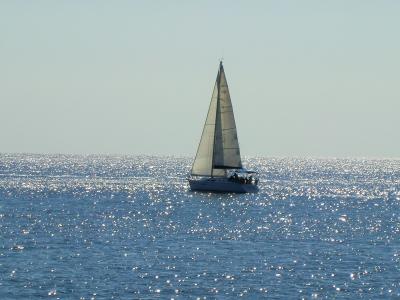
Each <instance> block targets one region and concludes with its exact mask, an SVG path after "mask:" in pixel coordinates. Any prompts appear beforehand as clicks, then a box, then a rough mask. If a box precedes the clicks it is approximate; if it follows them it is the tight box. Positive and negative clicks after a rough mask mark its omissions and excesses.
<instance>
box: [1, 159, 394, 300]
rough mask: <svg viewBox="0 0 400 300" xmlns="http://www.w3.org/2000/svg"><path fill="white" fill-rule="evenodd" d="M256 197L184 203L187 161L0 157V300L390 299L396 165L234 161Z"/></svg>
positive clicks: (201, 197) (190, 198)
mask: <svg viewBox="0 0 400 300" xmlns="http://www.w3.org/2000/svg"><path fill="white" fill-rule="evenodd" d="M246 162H247V165H248V167H249V168H251V169H255V170H257V171H259V172H260V173H261V180H260V192H259V193H257V194H246V195H233V194H208V193H194V192H190V191H188V186H187V183H186V180H185V177H186V175H187V172H188V171H189V169H190V164H191V160H190V159H188V158H174V157H151V156H94V155H93V156H68V155H7V154H3V155H0V232H1V233H2V234H1V236H0V242H1V243H0V258H1V260H0V269H1V270H2V272H1V273H0V298H1V299H5V298H7V297H8V298H13V295H14V294H15V292H16V291H18V294H19V296H20V297H22V298H24V297H25V298H30V299H39V298H43V297H50V298H52V297H54V298H57V297H59V298H66V297H73V298H82V299H91V298H95V299H97V298H98V299H111V298H118V299H121V298H128V299H131V298H158V297H160V298H181V299H186V298H188V297H189V296H190V297H194V298H196V297H200V298H203V297H207V298H208V299H209V298H214V297H218V298H236V297H246V298H254V297H270V298H274V297H275V298H302V297H304V298H307V299H309V298H313V299H319V298H328V299H330V298H335V297H336V298H348V299H351V298H354V297H366V298H390V297H393V298H396V297H400V288H399V280H398V279H399V277H398V272H399V268H400V259H399V256H400V251H399V249H400V242H399V232H400V217H399V214H398V211H399V204H400V202H399V201H400V188H399V187H400V161H399V160H349V159H348V160H346V159H330V160H329V159H284V158H282V159H273V158H271V159H265V158H249V159H247V160H246Z"/></svg>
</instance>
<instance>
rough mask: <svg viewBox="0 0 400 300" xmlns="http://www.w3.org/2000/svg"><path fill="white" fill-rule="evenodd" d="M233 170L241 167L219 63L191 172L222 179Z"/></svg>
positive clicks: (226, 89) (233, 125)
mask: <svg viewBox="0 0 400 300" xmlns="http://www.w3.org/2000/svg"><path fill="white" fill-rule="evenodd" d="M235 168H242V161H241V159H240V150H239V142H238V138H237V132H236V124H235V117H234V115H233V108H232V103H231V98H230V95H229V89H228V84H227V81H226V77H225V72H224V69H223V66H222V63H221V64H220V68H219V72H218V76H217V80H216V83H215V86H214V91H213V94H212V97H211V103H210V107H209V109H208V114H207V119H206V123H205V124H204V128H203V134H202V136H201V140H200V144H199V147H198V149H197V153H196V158H195V160H194V163H193V166H192V172H191V173H192V175H200V176H225V170H226V169H235Z"/></svg>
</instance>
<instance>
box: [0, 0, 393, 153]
mask: <svg viewBox="0 0 400 300" xmlns="http://www.w3.org/2000/svg"><path fill="white" fill-rule="evenodd" d="M399 16H400V2H399V1H2V2H0V109H1V111H0V152H35V153H121V154H173V155H191V156H194V154H195V151H196V148H197V145H198V141H199V139H200V135H201V130H202V126H203V124H204V119H205V117H206V113H207V109H208V105H209V101H210V97H211V92H212V89H213V85H214V81H215V77H216V73H217V69H218V60H219V58H220V57H222V56H223V57H224V66H225V71H226V74H227V79H228V84H229V87H230V92H231V97H232V102H233V105H234V111H235V116H236V122H237V126H238V135H239V142H240V146H241V152H242V154H243V155H259V156H296V157H298V156H315V157H344V156H345V157H400V154H399V153H400V152H399V151H400V135H399V132H398V131H399V111H400V39H399V29H400V17H399Z"/></svg>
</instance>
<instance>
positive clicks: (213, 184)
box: [188, 177, 258, 193]
mask: <svg viewBox="0 0 400 300" xmlns="http://www.w3.org/2000/svg"><path fill="white" fill-rule="evenodd" d="M188 181H189V185H190V189H191V190H192V191H204V192H218V193H255V192H257V191H258V186H257V185H256V184H251V183H247V184H245V183H239V182H233V181H230V180H229V179H228V178H211V177H206V178H200V179H193V178H189V179H188Z"/></svg>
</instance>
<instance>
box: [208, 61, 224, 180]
mask: <svg viewBox="0 0 400 300" xmlns="http://www.w3.org/2000/svg"><path fill="white" fill-rule="evenodd" d="M221 70H222V60H221V61H220V62H219V70H218V77H217V109H216V110H215V126H214V145H213V153H212V160H211V177H214V159H215V148H216V147H215V141H216V140H217V135H216V134H215V133H216V130H217V118H218V114H219V101H220V96H219V91H220V87H221Z"/></svg>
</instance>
